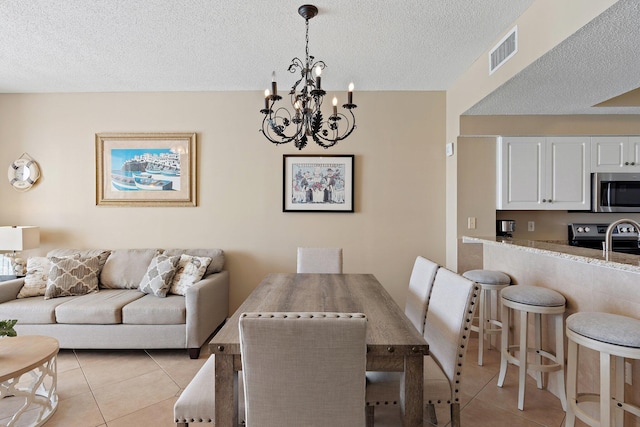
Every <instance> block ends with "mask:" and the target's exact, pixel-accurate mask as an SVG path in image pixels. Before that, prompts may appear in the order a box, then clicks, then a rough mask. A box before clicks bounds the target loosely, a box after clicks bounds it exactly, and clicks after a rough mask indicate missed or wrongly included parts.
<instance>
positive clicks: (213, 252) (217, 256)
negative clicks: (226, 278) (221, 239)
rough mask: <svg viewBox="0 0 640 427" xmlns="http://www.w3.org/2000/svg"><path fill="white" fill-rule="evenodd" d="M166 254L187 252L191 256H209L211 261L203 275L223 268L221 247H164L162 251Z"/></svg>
mask: <svg viewBox="0 0 640 427" xmlns="http://www.w3.org/2000/svg"><path fill="white" fill-rule="evenodd" d="M163 253H164V254H166V255H182V254H187V255H191V256H200V257H209V258H211V262H210V263H209V266H207V271H206V273H204V275H205V276H208V275H209V274H213V273H219V272H221V271H222V269H223V268H224V252H223V251H222V249H166V250H165V251H164V252H163Z"/></svg>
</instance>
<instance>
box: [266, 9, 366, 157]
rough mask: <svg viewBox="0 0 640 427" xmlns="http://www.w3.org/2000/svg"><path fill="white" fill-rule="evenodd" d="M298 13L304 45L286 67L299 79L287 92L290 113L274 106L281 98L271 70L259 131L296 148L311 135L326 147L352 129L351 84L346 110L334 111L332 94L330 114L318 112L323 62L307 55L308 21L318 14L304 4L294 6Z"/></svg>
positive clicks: (301, 146) (353, 126)
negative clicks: (300, 54) (302, 51)
mask: <svg viewBox="0 0 640 427" xmlns="http://www.w3.org/2000/svg"><path fill="white" fill-rule="evenodd" d="M298 13H299V14H300V16H302V17H303V18H304V20H305V25H306V39H305V42H306V44H305V60H304V61H302V60H301V59H300V58H297V57H296V58H293V61H291V65H289V68H288V71H289V72H290V73H296V72H298V73H300V79H299V80H297V81H296V82H295V83H294V85H293V86H292V87H291V91H290V92H289V95H290V97H291V107H292V111H293V113H292V112H291V111H290V110H288V109H287V108H286V107H284V106H276V102H277V101H280V100H281V99H282V97H281V96H279V95H278V85H277V83H276V73H275V71H274V72H273V74H272V83H271V91H269V89H267V90H265V98H264V108H263V109H262V110H260V112H261V113H262V114H264V119H263V120H262V129H260V131H261V132H262V134H263V135H264V136H265V137H266V138H267V139H268V140H269V141H271V142H272V143H274V144H286V143H288V142H291V141H294V145H295V146H296V148H298V149H299V150H302V149H303V148H304V147H306V146H307V142H308V141H309V138H311V139H312V140H313V141H315V143H316V144H318V145H320V146H321V147H324V148H329V147H333V146H334V145H336V144H337V143H338V141H341V140H343V139H345V138H347V137H348V136H349V135H351V133H352V132H353V131H354V129H355V128H356V118H355V116H354V115H353V110H354V109H355V108H356V105H355V104H354V103H353V83H351V84H349V90H348V93H347V103H346V104H343V105H342V108H343V109H344V110H346V111H344V110H341V111H340V112H338V99H337V97H335V96H334V97H333V113H332V114H331V115H330V116H329V117H328V118H325V117H324V116H323V114H322V111H321V107H322V101H323V99H324V96H325V95H326V92H325V91H324V90H323V89H322V85H321V74H322V70H323V69H324V68H325V67H326V65H325V63H324V62H323V61H315V62H314V59H315V58H314V57H313V56H311V55H309V20H310V19H311V18H313V17H314V16H316V15H317V14H318V8H317V7H315V6H314V5H311V4H306V5H303V6H300V7H299V8H298ZM314 76H315V78H314ZM343 111H344V112H343ZM347 114H348V116H347Z"/></svg>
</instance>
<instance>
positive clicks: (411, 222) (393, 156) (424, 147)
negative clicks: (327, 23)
mask: <svg viewBox="0 0 640 427" xmlns="http://www.w3.org/2000/svg"><path fill="white" fill-rule="evenodd" d="M330 95H331V94H330ZM354 97H355V99H354V101H355V102H356V103H357V104H358V109H357V110H356V111H355V112H356V118H357V125H358V128H357V130H356V131H355V132H354V134H353V135H352V136H351V137H349V138H348V139H347V140H345V141H342V142H341V143H339V144H338V146H337V147H334V148H332V149H329V150H324V149H322V148H320V147H318V148H315V147H313V148H312V147H308V148H306V149H305V150H303V152H302V153H303V154H355V156H356V161H355V194H356V196H355V213H353V214H346V213H340V214H327V213H283V212H282V156H283V154H296V153H299V152H298V151H297V150H296V149H295V148H294V147H293V146H278V147H276V146H274V145H272V144H270V143H268V142H267V141H266V140H265V139H264V137H262V135H261V134H260V133H259V132H258V129H259V128H260V125H261V120H262V116H261V114H260V113H259V109H260V108H262V106H263V99H262V94H261V93H257V92H256V93H253V92H222V93H211V92H207V93H203V92H190V93H95V94H25V95H0V165H6V166H8V165H9V164H10V162H11V161H12V160H14V159H16V158H18V157H19V156H20V155H21V154H22V153H23V152H27V153H29V155H31V156H32V157H33V158H34V159H35V160H36V161H38V162H39V164H40V168H41V170H42V177H41V179H40V181H39V182H38V183H37V184H36V186H35V187H34V188H33V189H32V190H30V191H29V192H26V193H18V192H16V191H14V190H12V189H11V187H10V186H9V185H8V183H6V182H5V184H4V185H0V200H1V201H2V202H1V206H2V209H0V225H12V224H18V225H38V226H40V227H41V233H42V235H41V240H42V244H41V248H40V249H38V250H34V251H31V252H30V253H28V254H25V255H29V254H32V255H35V254H44V253H46V252H47V251H48V250H49V249H51V248H54V247H80V248H135V247H165V248H166V247H220V248H222V249H224V250H225V251H226V254H227V269H229V270H230V273H231V286H232V290H231V309H232V310H235V309H236V308H237V306H238V305H239V304H240V303H241V302H242V301H243V300H244V298H245V297H246V296H247V295H248V294H249V293H250V292H251V290H253V288H254V287H255V286H256V285H257V284H258V283H259V282H260V280H261V279H262V277H264V275H265V274H267V273H269V272H293V271H295V256H296V255H295V254H296V247H297V246H316V245H317V246H340V247H343V248H344V269H345V272H347V273H356V272H357V273H373V274H375V275H376V277H377V278H378V280H380V282H381V283H382V284H383V285H384V286H385V287H386V288H387V290H388V291H389V292H390V293H391V295H392V296H393V297H394V298H395V299H396V301H398V302H399V303H400V304H404V295H405V291H406V287H407V283H408V279H409V274H410V269H411V267H412V265H413V261H414V260H415V257H416V256H417V255H423V256H425V257H428V258H431V259H434V260H435V261H437V262H440V263H444V260H445V251H444V245H445V243H444V242H445V231H444V224H445V210H444V202H445V189H444V179H445V167H444V150H443V146H444V144H443V143H444V133H445V130H444V129H445V117H444V115H445V106H444V102H445V101H444V100H445V95H444V93H443V92H365V93H361V92H360V93H356V94H355V95H354ZM100 132H197V138H198V169H199V171H198V207H195V208H194V207H188V208H186V207H182V208H177V207H175V208H174V207H163V208H159V207H155V208H153V207H147V208H144V207H105V206H96V204H95V168H96V166H95V145H94V140H95V134H96V133H100Z"/></svg>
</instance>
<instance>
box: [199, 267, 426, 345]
mask: <svg viewBox="0 0 640 427" xmlns="http://www.w3.org/2000/svg"><path fill="white" fill-rule="evenodd" d="M245 312H342V313H364V314H365V315H366V316H367V319H368V322H367V352H368V354H369V355H381V356H390V355H395V356H404V355H416V354H428V352H429V346H428V345H427V343H426V341H425V340H424V338H423V337H422V335H421V334H420V333H419V332H418V331H417V330H416V329H415V327H414V326H413V325H412V324H411V322H410V321H409V320H408V319H407V317H406V316H405V314H404V312H403V311H402V309H400V307H399V306H398V304H396V302H395V301H394V300H393V299H392V298H391V296H390V295H389V293H388V292H387V291H386V290H385V289H384V287H383V286H382V285H381V284H380V282H378V280H377V279H376V278H375V277H374V276H373V275H372V274H297V273H273V274H269V275H268V276H267V277H266V278H265V279H264V280H263V281H262V282H261V283H260V284H259V285H258V287H257V288H256V289H255V290H254V291H253V292H252V293H251V295H249V297H248V298H247V299H246V300H245V301H244V303H243V304H242V305H241V306H240V307H239V308H238V310H237V311H236V312H235V313H234V314H233V316H232V317H231V318H230V319H229V320H228V321H227V323H226V324H225V325H224V326H223V327H222V328H221V329H220V331H219V332H218V333H217V334H216V335H215V336H214V337H213V339H212V340H211V342H210V343H209V347H210V349H211V353H213V354H240V341H239V331H238V321H239V318H240V314H242V313H245Z"/></svg>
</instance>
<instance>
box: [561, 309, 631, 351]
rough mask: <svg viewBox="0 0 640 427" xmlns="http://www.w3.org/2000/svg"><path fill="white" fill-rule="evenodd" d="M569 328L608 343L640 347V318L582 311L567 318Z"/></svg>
mask: <svg viewBox="0 0 640 427" xmlns="http://www.w3.org/2000/svg"><path fill="white" fill-rule="evenodd" d="M567 329H569V330H571V331H573V332H575V333H577V334H580V335H582V336H585V337H587V338H591V339H593V340H596V341H600V342H604V343H607V344H613V345H619V346H623V347H631V348H640V320H638V319H634V318H631V317H626V316H621V315H618V314H611V313H589V312H581V313H575V314H572V315H571V316H569V317H568V318H567Z"/></svg>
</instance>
